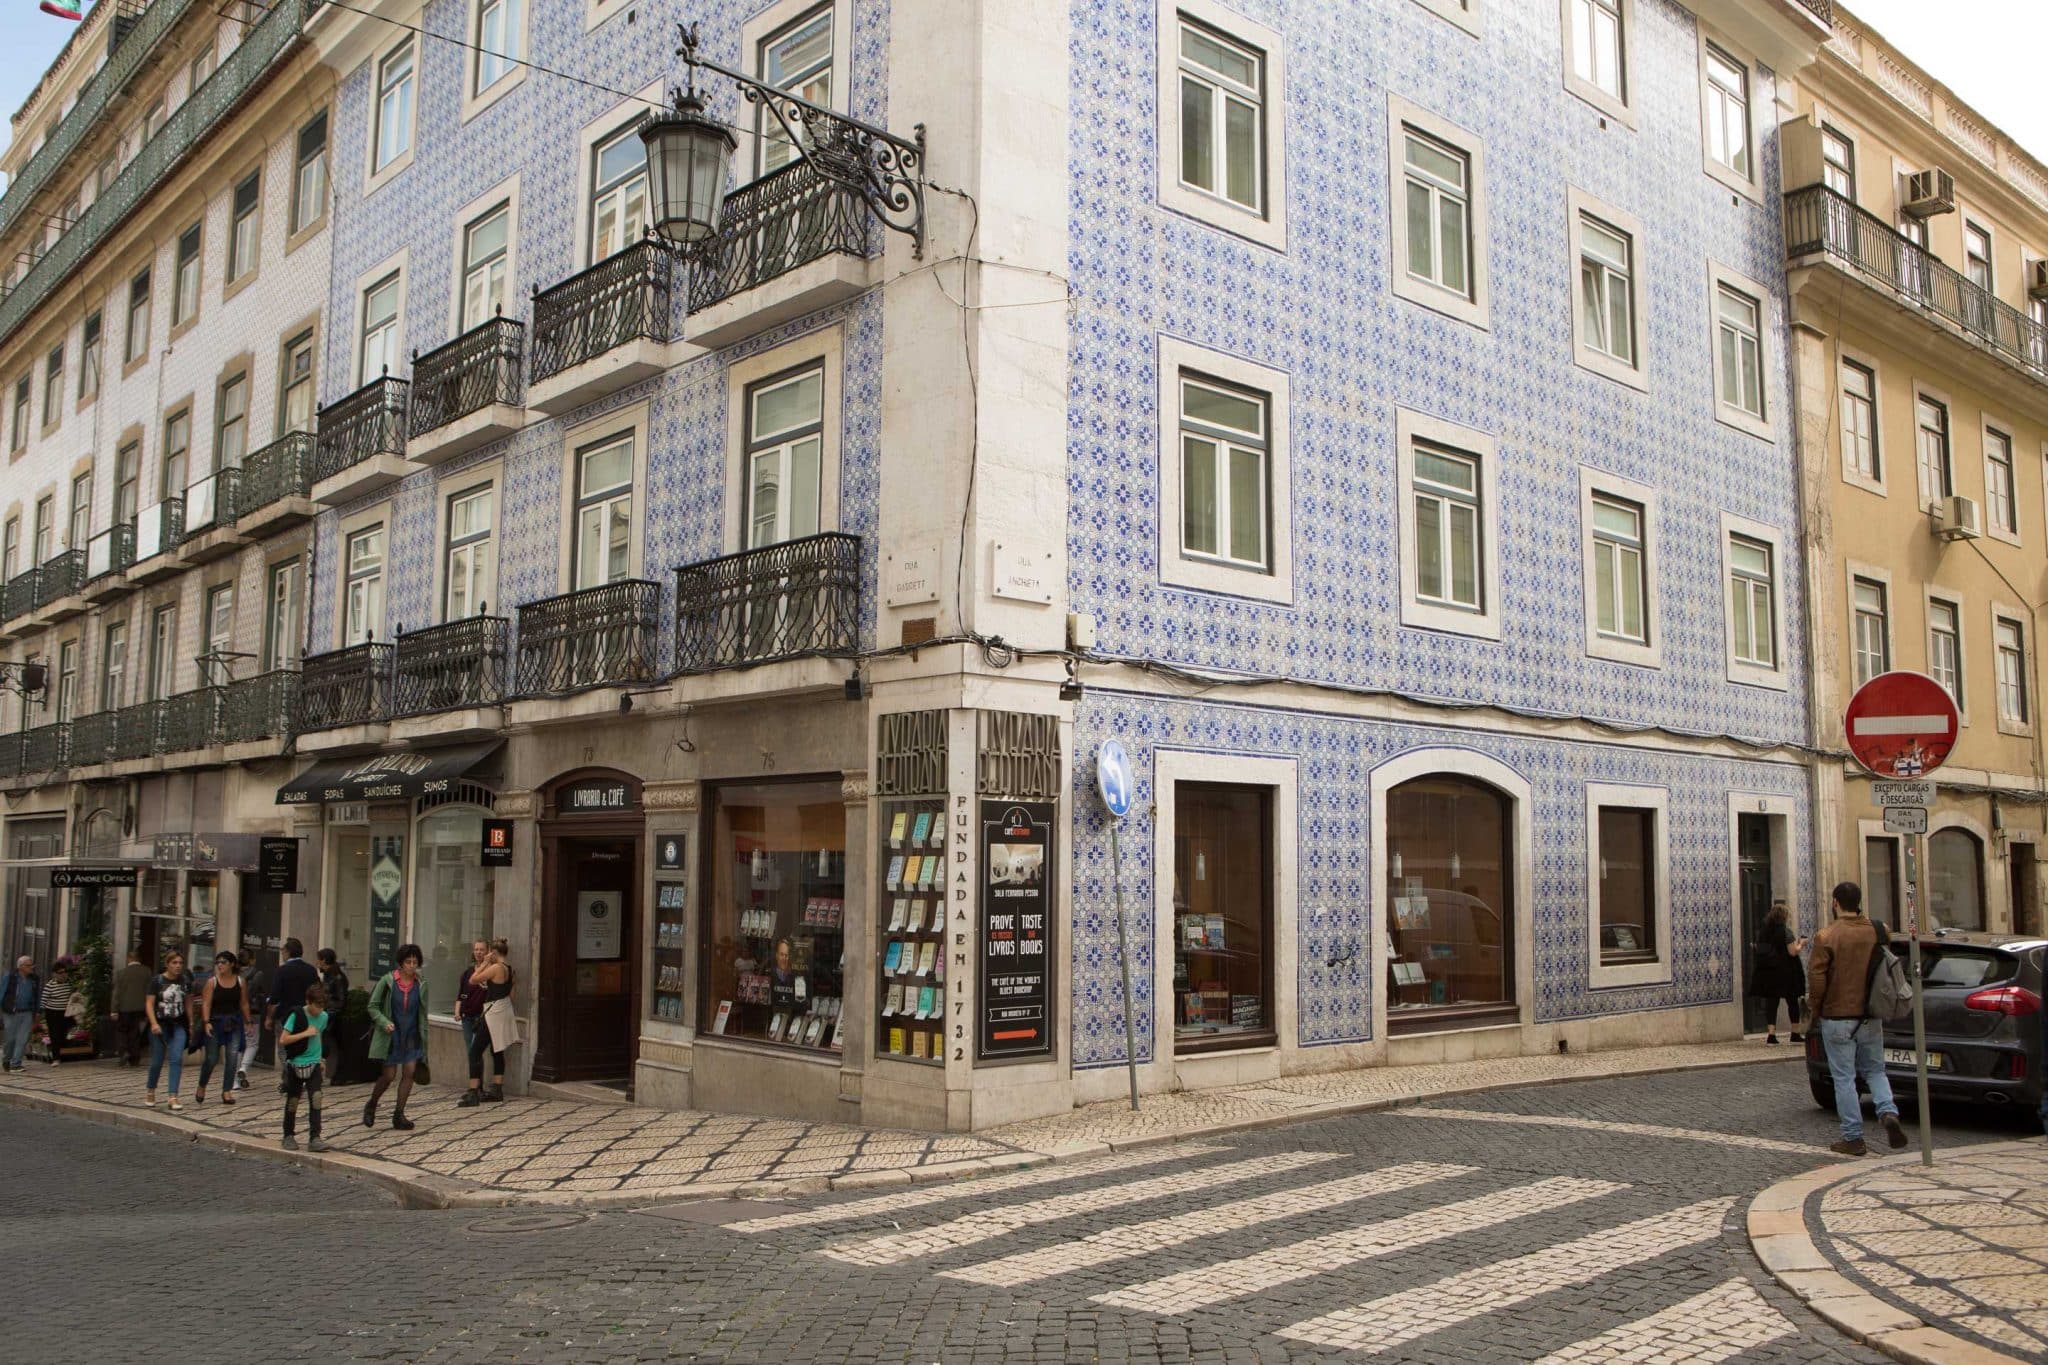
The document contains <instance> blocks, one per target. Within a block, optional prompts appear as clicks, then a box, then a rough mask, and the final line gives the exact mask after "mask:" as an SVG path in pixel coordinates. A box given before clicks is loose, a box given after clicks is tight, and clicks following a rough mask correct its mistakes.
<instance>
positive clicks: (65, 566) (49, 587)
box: [36, 549, 85, 625]
mask: <svg viewBox="0 0 2048 1365" xmlns="http://www.w3.org/2000/svg"><path fill="white" fill-rule="evenodd" d="M84 591H85V551H84V550H82V549H79V550H66V551H64V552H63V553H62V554H60V555H57V556H56V557H54V558H52V559H49V560H46V561H45V562H44V564H43V566H42V568H40V569H39V570H37V571H36V619H37V620H38V621H40V622H43V623H44V624H46V625H54V624H56V623H57V622H59V621H68V620H70V619H71V618H72V617H74V616H77V615H79V614H80V613H81V612H83V611H84V610H85V598H84V597H83V596H82V595H81V594H83V593H84Z"/></svg>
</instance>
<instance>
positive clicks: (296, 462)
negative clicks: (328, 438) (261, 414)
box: [235, 431, 319, 540]
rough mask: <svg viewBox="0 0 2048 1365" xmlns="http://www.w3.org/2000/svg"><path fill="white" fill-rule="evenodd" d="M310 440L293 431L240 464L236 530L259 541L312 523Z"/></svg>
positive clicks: (307, 435)
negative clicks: (274, 533) (273, 533)
mask: <svg viewBox="0 0 2048 1365" xmlns="http://www.w3.org/2000/svg"><path fill="white" fill-rule="evenodd" d="M313 449H314V441H313V436H312V434H311V433H309V432H304V431H294V432H290V433H288V434H287V435H284V436H281V437H279V438H278V439H277V440H275V441H272V442H271V443H270V444H269V445H267V446H264V447H263V448H262V449H261V450H259V451H257V452H256V453H255V454H253V455H251V456H249V458H247V459H246V460H243V461H242V475H241V478H240V479H239V480H237V481H236V487H235V529H236V530H237V531H239V532H241V533H242V534H243V535H245V536H248V537H249V538H250V539H251V540H260V539H262V538H263V537H264V536H267V535H269V534H271V533H272V532H275V531H283V530H286V529H288V528H290V527H293V526H297V525H300V524H301V523H304V522H308V521H311V520H312V519H313V514H314V513H315V512H317V511H319V508H317V507H316V506H314V504H313Z"/></svg>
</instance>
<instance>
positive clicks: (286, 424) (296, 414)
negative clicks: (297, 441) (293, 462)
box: [277, 328, 314, 436]
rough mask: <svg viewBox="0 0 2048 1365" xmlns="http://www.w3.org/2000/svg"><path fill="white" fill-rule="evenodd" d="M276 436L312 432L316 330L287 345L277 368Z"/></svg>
mask: <svg viewBox="0 0 2048 1365" xmlns="http://www.w3.org/2000/svg"><path fill="white" fill-rule="evenodd" d="M277 385H278V395H277V434H278V435H279V436H285V435H289V434H290V433H292V432H295V431H307V432H309V431H311V430H312V429H313V413H314V408H313V331H312V329H311V328H308V329H307V330H305V331H303V332H300V333H299V334H298V335H297V336H295V337H293V338H291V339H290V340H289V341H287V342H285V344H284V348H283V351H282V352H281V354H280V355H279V356H278V365H277Z"/></svg>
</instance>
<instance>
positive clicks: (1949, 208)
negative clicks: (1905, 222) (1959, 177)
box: [1906, 170, 1956, 218]
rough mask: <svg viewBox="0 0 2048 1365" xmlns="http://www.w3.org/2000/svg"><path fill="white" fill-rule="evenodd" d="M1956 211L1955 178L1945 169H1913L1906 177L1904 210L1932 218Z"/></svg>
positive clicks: (1913, 215) (1916, 216)
mask: <svg viewBox="0 0 2048 1365" xmlns="http://www.w3.org/2000/svg"><path fill="white" fill-rule="evenodd" d="M1955 211H1956V178H1955V177H1954V176H1952V175H1950V174H1949V173H1948V172H1947V171H1941V170H1926V171H1914V172H1913V173H1912V174H1911V175H1909V176H1907V177H1906V212H1907V213H1908V214H1909V215H1911V216H1912V217H1914V218H1933V217H1936V216H1938V215H1940V214H1944V213H1954V212H1955Z"/></svg>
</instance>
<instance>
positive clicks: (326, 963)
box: [308, 948, 348, 1085]
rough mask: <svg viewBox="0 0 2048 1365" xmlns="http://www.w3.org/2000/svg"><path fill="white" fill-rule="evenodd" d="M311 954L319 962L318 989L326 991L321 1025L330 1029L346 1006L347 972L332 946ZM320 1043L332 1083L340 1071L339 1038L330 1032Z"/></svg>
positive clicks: (328, 1081)
mask: <svg viewBox="0 0 2048 1365" xmlns="http://www.w3.org/2000/svg"><path fill="white" fill-rule="evenodd" d="M313 956H314V957H316V958H318V959H319V962H320V989H321V990H323V991H325V992H326V993H327V1002H328V1003H327V1012H326V1014H325V1015H324V1016H323V1018H324V1020H325V1022H324V1023H323V1024H322V1025H321V1027H322V1028H323V1029H328V1030H332V1029H333V1027H334V1021H335V1020H337V1019H339V1018H340V1017H341V1012H342V1010H343V1009H345V1008H347V1006H348V973H347V972H345V971H343V970H342V969H341V959H340V958H338V957H336V956H335V955H334V949H332V948H322V949H321V950H320V951H319V952H317V953H315V954H314V955H313ZM308 989H310V987H309V988H308ZM320 1043H321V1047H320V1051H321V1054H322V1055H323V1056H324V1057H325V1058H326V1064H327V1083H328V1084H329V1085H333V1084H334V1083H335V1081H336V1078H337V1077H338V1076H339V1074H340V1072H341V1047H340V1040H339V1039H337V1038H334V1037H332V1036H331V1034H330V1036H327V1037H323V1038H321V1040H320Z"/></svg>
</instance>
